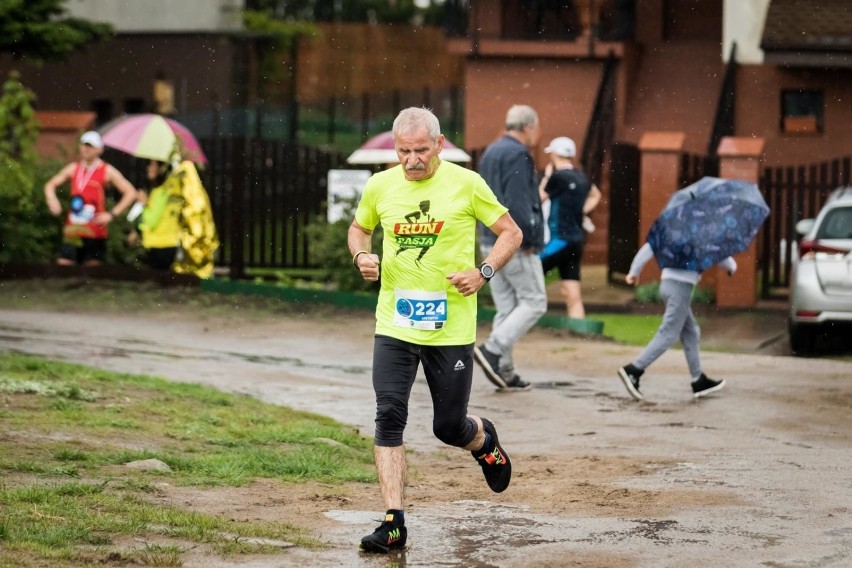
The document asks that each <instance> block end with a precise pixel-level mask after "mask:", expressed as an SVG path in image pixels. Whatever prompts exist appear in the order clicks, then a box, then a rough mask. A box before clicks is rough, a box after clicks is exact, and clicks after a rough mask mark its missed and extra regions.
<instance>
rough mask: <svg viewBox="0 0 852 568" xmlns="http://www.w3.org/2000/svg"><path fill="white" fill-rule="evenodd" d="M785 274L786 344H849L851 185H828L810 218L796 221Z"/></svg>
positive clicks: (802, 349)
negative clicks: (794, 251)
mask: <svg viewBox="0 0 852 568" xmlns="http://www.w3.org/2000/svg"><path fill="white" fill-rule="evenodd" d="M796 232H797V233H799V235H800V240H799V250H798V258H797V259H796V261H795V262H794V264H793V267H792V268H793V272H792V274H791V277H790V281H791V284H790V286H791V289H790V321H789V331H790V347H791V348H792V350H793V352H794V353H797V354H807V353H811V352H814V351H816V350H817V349H819V348H821V347H823V346H828V347H839V348H841V349H849V348H852V186H848V187H840V188H838V189H836V190H834V191H833V192H832V193H831V195H830V196H829V197H828V200H827V201H826V202H825V205H824V206H823V208H822V209H821V210H820V212H819V215H817V218H816V219H803V220H801V221H799V222H798V223H797V224H796Z"/></svg>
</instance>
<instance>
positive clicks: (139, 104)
mask: <svg viewBox="0 0 852 568" xmlns="http://www.w3.org/2000/svg"><path fill="white" fill-rule="evenodd" d="M145 110H146V108H145V99H137V98H130V99H124V113H125V114H137V113H140V112H145Z"/></svg>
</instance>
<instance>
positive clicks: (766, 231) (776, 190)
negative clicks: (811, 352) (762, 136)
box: [758, 156, 852, 298]
mask: <svg viewBox="0 0 852 568" xmlns="http://www.w3.org/2000/svg"><path fill="white" fill-rule="evenodd" d="M850 165H852V157H849V156H847V157H843V158H836V159H834V160H829V161H825V162H820V163H815V164H805V165H799V166H785V167H768V168H764V170H763V176H762V178H761V180H760V189H761V191H762V192H763V196H764V199H765V200H766V203H767V205H769V211H770V213H769V218H768V219H767V220H766V222H765V223H764V225H763V227H762V229H761V232H760V234H759V235H758V250H759V251H760V252H759V254H760V262H759V269H760V274H761V296H762V297H763V298H772V297H778V296H784V295H786V292H785V289H786V288H787V287H788V286H789V285H790V269H791V260H792V258H793V255H794V254H795V250H794V247H795V246H796V241H797V240H798V235H796V223H797V222H798V221H800V220H801V219H808V218H811V217H815V216H816V215H817V213H819V210H820V209H821V208H822V206H823V204H824V203H825V200H826V199H827V198H828V194H829V193H831V191H832V190H833V189H835V188H837V187H838V186H841V185H848V184H849V183H850V180H852V177H850V173H852V168H850Z"/></svg>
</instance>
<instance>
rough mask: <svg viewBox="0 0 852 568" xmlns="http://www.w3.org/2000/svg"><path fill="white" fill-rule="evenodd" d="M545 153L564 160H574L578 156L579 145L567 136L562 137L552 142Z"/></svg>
mask: <svg viewBox="0 0 852 568" xmlns="http://www.w3.org/2000/svg"><path fill="white" fill-rule="evenodd" d="M544 151H545V153H547V154H556V155H557V156H562V157H563V158H573V157H574V156H576V155H577V145H576V144H574V141H573V140H571V139H570V138H568V137H567V136H560V137H559V138H554V139H553V140H551V141H550V144H548V145H547V148H545V149H544Z"/></svg>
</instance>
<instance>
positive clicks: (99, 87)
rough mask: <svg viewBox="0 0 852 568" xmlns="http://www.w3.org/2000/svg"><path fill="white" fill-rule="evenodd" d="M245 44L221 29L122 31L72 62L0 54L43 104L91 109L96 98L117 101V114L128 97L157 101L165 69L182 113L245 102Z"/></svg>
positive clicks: (3, 68)
mask: <svg viewBox="0 0 852 568" xmlns="http://www.w3.org/2000/svg"><path fill="white" fill-rule="evenodd" d="M241 50H242V47H241V46H240V45H239V44H238V43H236V41H232V40H231V39H229V38H228V37H226V36H221V35H206V36H205V35H192V36H190V35H164V34H156V35H147V34H138V35H137V34H133V35H120V36H116V37H115V38H113V39H111V40H108V41H106V42H104V43H100V44H95V45H91V46H89V47H88V48H86V49H85V50H84V51H80V52H77V53H74V54H72V55H71V56H70V57H69V59H68V61H67V62H58V63H46V64H44V65H43V66H34V65H29V64H26V63H23V62H18V61H13V60H12V59H10V58H8V57H3V58H2V59H0V73H2V75H3V76H5V75H6V74H7V73H8V71H9V69H13V68H14V69H18V70H19V71H20V73H21V81H22V82H23V84H25V85H26V86H27V87H29V88H30V89H32V90H33V91H34V92H35V93H36V95H37V97H38V99H37V101H36V107H37V108H38V109H40V110H66V111H91V110H92V109H93V103H94V102H95V101H96V100H107V101H111V102H112V104H113V113H114V115H115V116H117V115H120V114H122V112H123V111H124V107H125V103H126V102H127V101H130V100H133V99H141V100H142V101H144V102H145V105H146V106H147V107H148V108H146V109H145V110H149V108H150V107H151V106H152V105H153V86H154V79H155V77H156V76H157V74H158V73H162V74H163V75H164V76H165V78H166V79H168V80H169V81H171V82H172V83H173V85H174V88H175V103H176V106H177V109H178V112H180V113H186V112H193V111H200V110H209V109H210V108H211V107H212V105H213V104H214V103H215V101H219V102H220V103H221V104H222V105H224V106H228V105H237V104H240V99H241V98H243V96H244V95H245V91H244V89H243V88H242V86H243V85H245V81H241V80H240V75H239V72H240V69H239V63H238V62H239V60H240V58H241V57H242V55H241Z"/></svg>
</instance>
